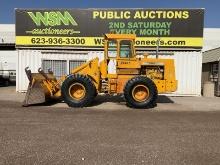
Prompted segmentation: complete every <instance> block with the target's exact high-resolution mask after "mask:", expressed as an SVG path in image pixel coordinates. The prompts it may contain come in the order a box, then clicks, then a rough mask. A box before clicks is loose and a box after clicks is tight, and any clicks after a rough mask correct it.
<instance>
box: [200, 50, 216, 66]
mask: <svg viewBox="0 0 220 165" xmlns="http://www.w3.org/2000/svg"><path fill="white" fill-rule="evenodd" d="M219 59H220V47H219V48H216V49H212V50H208V51H206V52H203V55H202V63H209V62H215V61H218V60H219Z"/></svg>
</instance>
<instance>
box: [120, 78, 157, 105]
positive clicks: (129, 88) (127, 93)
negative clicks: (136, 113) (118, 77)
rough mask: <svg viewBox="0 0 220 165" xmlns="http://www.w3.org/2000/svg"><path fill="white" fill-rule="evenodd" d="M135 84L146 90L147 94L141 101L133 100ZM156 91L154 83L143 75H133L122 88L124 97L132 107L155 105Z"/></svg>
mask: <svg viewBox="0 0 220 165" xmlns="http://www.w3.org/2000/svg"><path fill="white" fill-rule="evenodd" d="M137 86H143V87H144V88H146V89H147V91H148V96H147V97H146V99H145V100H143V101H137V100H135V98H134V96H133V93H132V92H133V89H135V87H137ZM157 96H158V92H157V87H156V85H155V83H154V82H153V81H152V80H151V79H149V78H147V77H144V76H138V77H134V78H132V79H131V80H129V81H128V82H127V83H126V85H125V88H124V97H125V100H126V102H127V105H128V106H129V107H133V108H153V107H155V106H156V100H157Z"/></svg>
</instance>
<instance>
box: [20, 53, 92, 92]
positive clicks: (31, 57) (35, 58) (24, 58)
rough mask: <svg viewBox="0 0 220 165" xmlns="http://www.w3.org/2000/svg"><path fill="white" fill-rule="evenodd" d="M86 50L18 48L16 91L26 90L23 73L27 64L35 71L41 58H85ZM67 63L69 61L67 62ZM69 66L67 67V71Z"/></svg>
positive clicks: (26, 80)
mask: <svg viewBox="0 0 220 165" xmlns="http://www.w3.org/2000/svg"><path fill="white" fill-rule="evenodd" d="M87 59H88V52H72V51H57V50H56V51H52V50H48V51H43V50H19V51H18V67H17V79H16V81H17V83H16V91H19V92H23V91H26V90H27V86H28V79H27V77H26V74H25V71H24V69H25V67H27V66H29V67H30V69H31V71H32V72H37V71H38V68H39V67H41V65H42V60H67V61H69V60H87ZM68 63H69V62H68ZM68 68H69V67H67V73H68V72H69V70H68Z"/></svg>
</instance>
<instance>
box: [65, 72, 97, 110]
mask: <svg viewBox="0 0 220 165" xmlns="http://www.w3.org/2000/svg"><path fill="white" fill-rule="evenodd" d="M76 83H78V84H81V85H82V86H83V87H84V89H85V96H84V97H83V98H82V99H80V100H77V99H74V98H73V97H72V96H71V94H70V92H69V91H70V88H71V86H72V85H73V84H76ZM95 91H96V90H95V86H94V84H93V82H92V81H91V79H90V78H89V77H87V76H85V75H80V74H74V75H69V76H68V77H67V78H66V80H65V81H64V82H63V84H62V86H61V94H62V98H63V100H64V101H65V102H66V103H67V104H68V105H69V106H70V107H86V106H88V105H90V104H91V103H92V101H93V100H94V96H95Z"/></svg>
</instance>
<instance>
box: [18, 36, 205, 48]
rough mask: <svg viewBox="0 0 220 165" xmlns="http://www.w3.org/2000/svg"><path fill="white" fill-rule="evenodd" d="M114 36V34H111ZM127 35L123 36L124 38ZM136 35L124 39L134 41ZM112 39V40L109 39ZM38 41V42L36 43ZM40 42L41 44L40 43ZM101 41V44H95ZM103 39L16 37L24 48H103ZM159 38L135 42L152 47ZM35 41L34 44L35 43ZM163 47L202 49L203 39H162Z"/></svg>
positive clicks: (114, 37) (139, 38) (147, 38)
mask: <svg viewBox="0 0 220 165" xmlns="http://www.w3.org/2000/svg"><path fill="white" fill-rule="evenodd" d="M110 35H113V34H110ZM119 35H120V34H115V35H114V36H112V37H111V39H116V38H118V37H119ZM126 36H127V35H125V34H123V37H126ZM134 38H135V35H132V36H130V37H129V38H124V39H132V40H133V39H134ZM109 39H110V38H109ZM36 40H37V41H36ZM38 40H39V42H38ZM97 40H99V42H95V41H97ZM102 40H103V37H59V36H57V37H46V36H16V45H19V46H21V45H24V46H27V45H29V46H84V47H86V46H87V47H97V46H98V47H102V46H103V41H102ZM157 40H158V37H137V38H136V41H135V46H136V47H142V46H146V47H152V46H156V41H157ZM33 41H34V42H33ZM69 41H73V42H69ZM160 42H161V43H162V42H163V43H164V44H160V46H161V47H202V45H203V38H202V37H198V38H196V37H161V38H160Z"/></svg>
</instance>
